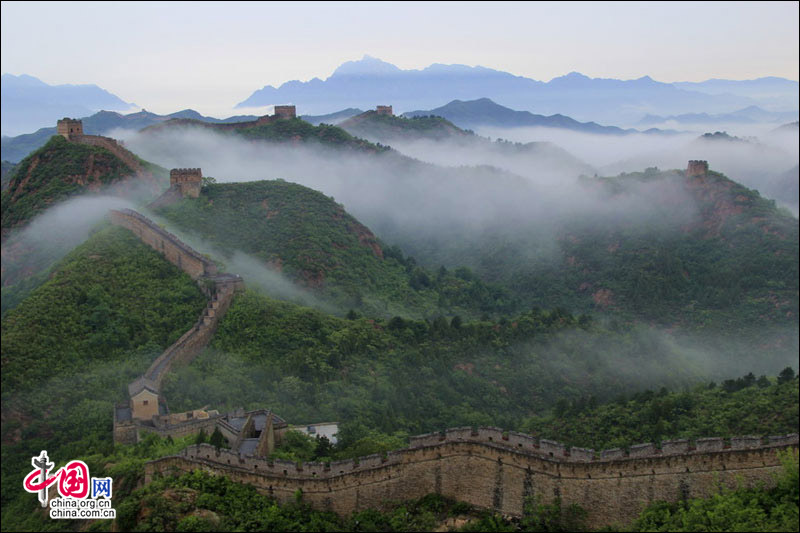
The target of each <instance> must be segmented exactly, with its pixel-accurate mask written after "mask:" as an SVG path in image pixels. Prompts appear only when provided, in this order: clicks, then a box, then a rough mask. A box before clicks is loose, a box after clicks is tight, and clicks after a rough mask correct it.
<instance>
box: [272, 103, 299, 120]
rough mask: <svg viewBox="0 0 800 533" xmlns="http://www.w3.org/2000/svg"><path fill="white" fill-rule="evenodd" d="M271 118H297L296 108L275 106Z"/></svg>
mask: <svg viewBox="0 0 800 533" xmlns="http://www.w3.org/2000/svg"><path fill="white" fill-rule="evenodd" d="M273 116H275V117H278V118H295V117H297V108H296V107H295V106H293V105H276V106H275V113H274V115H273Z"/></svg>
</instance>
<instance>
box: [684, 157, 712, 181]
mask: <svg viewBox="0 0 800 533" xmlns="http://www.w3.org/2000/svg"><path fill="white" fill-rule="evenodd" d="M706 174H708V161H699V160H692V161H689V166H688V167H687V168H686V177H688V178H691V177H692V176H705V175H706Z"/></svg>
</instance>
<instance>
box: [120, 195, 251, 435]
mask: <svg viewBox="0 0 800 533" xmlns="http://www.w3.org/2000/svg"><path fill="white" fill-rule="evenodd" d="M110 215H111V222H112V223H113V224H115V225H118V226H122V227H124V228H127V229H129V230H131V231H132V232H133V233H134V234H135V235H136V236H138V237H139V239H140V240H141V241H142V242H144V243H145V244H147V245H148V246H150V247H151V248H153V249H154V250H156V251H158V252H160V253H161V254H162V255H164V257H165V258H166V259H167V260H169V261H170V262H171V263H172V264H174V265H176V266H177V267H178V268H180V269H181V270H183V271H184V272H186V273H187V274H189V275H190V276H191V277H192V278H193V279H195V280H198V285H199V286H200V288H201V290H202V291H203V293H204V294H205V295H206V296H207V297H208V298H209V300H208V303H207V304H206V307H205V309H203V314H202V315H200V318H199V319H198V320H197V322H195V324H194V325H193V326H192V327H191V329H189V331H187V332H186V333H184V334H183V335H181V337H180V338H179V339H178V340H177V341H175V342H174V343H173V344H172V345H171V346H170V347H168V348H167V349H166V350H164V352H163V353H162V354H161V355H159V356H158V358H156V360H155V361H153V363H152V364H151V365H150V367H149V368H148V369H147V371H146V372H145V374H144V378H147V379H148V380H150V381H152V382H153V383H154V384H155V388H156V389H157V390H160V388H161V381H162V380H163V379H164V376H166V375H167V373H169V371H170V369H171V368H172V366H173V365H175V364H176V363H180V364H187V363H189V362H191V360H192V359H194V358H195V357H196V356H197V355H198V354H199V353H200V352H201V351H202V349H203V348H204V347H205V346H206V345H207V344H208V343H209V341H211V338H212V337H213V336H214V333H215V332H216V330H217V326H218V324H219V321H220V319H221V318H222V317H223V316H224V315H225V312H226V311H227V310H228V308H229V307H230V305H231V302H232V301H233V295H234V293H235V292H236V291H237V290H241V289H243V288H244V281H243V280H242V278H240V277H239V276H236V275H234V274H225V273H223V274H219V273H218V272H217V267H216V265H215V264H214V263H213V262H212V261H211V260H209V259H207V258H205V257H204V256H202V255H200V254H199V253H197V252H196V251H194V250H193V249H192V248H190V247H189V246H187V245H185V244H184V243H183V242H181V241H180V240H179V239H178V238H177V237H175V236H174V235H172V234H171V233H169V232H168V231H166V230H164V229H162V228H160V227H158V226H157V225H156V224H154V223H153V222H152V221H151V220H150V219H148V218H147V217H144V216H142V215H141V214H139V213H137V212H136V211H133V210H131V209H120V210H112V211H110ZM116 414H117V409H116V408H115V410H114V442H116V443H123V444H129V443H132V442H137V441H138V440H139V438H140V435H141V433H142V432H152V433H157V434H159V435H161V436H162V437H165V436H168V435H171V436H172V437H182V436H185V435H189V434H192V433H197V432H199V431H200V429H204V430H208V429H209V428H210V429H211V431H213V429H214V425H215V423H216V421H215V418H214V417H212V418H207V419H201V420H197V419H196V420H188V421H186V422H181V423H178V424H168V425H151V424H149V423H147V422H149V421H142V420H138V419H131V420H117V416H116Z"/></svg>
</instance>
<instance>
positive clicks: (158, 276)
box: [2, 228, 206, 395]
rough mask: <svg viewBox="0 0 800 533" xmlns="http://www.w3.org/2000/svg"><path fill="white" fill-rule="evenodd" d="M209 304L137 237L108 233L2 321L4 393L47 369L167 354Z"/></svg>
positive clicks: (62, 372) (65, 370) (59, 372)
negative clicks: (133, 354)
mask: <svg viewBox="0 0 800 533" xmlns="http://www.w3.org/2000/svg"><path fill="white" fill-rule="evenodd" d="M205 304H206V301H205V298H204V297H203V295H202V293H201V292H200V290H199V289H198V288H197V287H196V286H195V285H194V283H193V282H192V281H191V279H189V277H188V275H186V274H183V273H182V272H180V270H178V269H177V268H176V267H174V266H173V265H171V264H170V263H168V262H167V261H165V260H164V259H163V258H162V257H161V256H160V255H159V254H158V253H156V252H155V251H153V250H151V249H150V248H148V247H147V246H145V245H144V244H142V243H141V242H140V241H139V240H138V238H137V237H136V236H135V235H133V234H132V233H130V232H129V231H126V230H123V229H119V228H106V229H103V230H102V231H99V232H98V233H96V234H95V235H93V236H92V237H91V238H90V239H89V240H88V241H87V242H86V243H84V244H82V245H80V246H79V247H77V248H76V249H75V250H74V251H73V252H71V253H70V254H69V255H68V256H67V257H65V258H64V259H63V260H62V261H61V262H60V263H59V265H58V266H56V267H55V268H54V270H53V273H52V275H51V276H50V279H49V280H48V281H47V282H46V283H44V284H43V285H42V286H40V287H38V288H37V289H35V290H34V291H33V292H32V294H31V295H30V296H29V297H28V298H26V299H25V300H24V301H23V302H21V303H20V305H19V306H18V307H17V308H16V309H13V310H11V311H9V312H8V313H7V314H6V315H5V316H4V317H3V321H2V337H3V358H2V365H3V367H2V368H3V373H2V375H3V394H4V395H5V394H6V393H7V392H8V391H10V390H17V389H19V388H29V387H31V386H33V385H35V383H36V382H37V379H38V377H39V376H41V375H42V374H43V372H45V371H46V372H47V374H48V376H52V377H54V376H62V377H64V376H66V375H69V374H73V373H76V372H80V371H81V368H82V367H83V366H84V365H86V364H94V363H98V364H107V363H109V362H112V361H115V360H125V359H126V358H127V357H128V356H129V353H128V352H130V351H132V350H135V349H137V348H139V347H142V346H146V345H148V344H155V345H156V346H157V347H162V348H164V347H166V346H168V345H169V344H170V343H171V342H174V341H175V340H176V339H177V338H178V337H179V336H180V335H181V334H183V333H184V332H185V331H186V330H187V329H188V328H189V327H191V325H192V324H193V323H194V322H195V321H196V320H197V316H198V315H199V314H200V312H201V311H202V309H203V307H204V306H205ZM122 383H124V381H123V382H122ZM113 393H116V389H115V390H114V391H113ZM113 393H112V394H113Z"/></svg>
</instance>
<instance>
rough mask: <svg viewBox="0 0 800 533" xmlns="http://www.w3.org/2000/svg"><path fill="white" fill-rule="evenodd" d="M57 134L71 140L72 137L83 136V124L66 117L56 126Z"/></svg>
mask: <svg viewBox="0 0 800 533" xmlns="http://www.w3.org/2000/svg"><path fill="white" fill-rule="evenodd" d="M56 133H57V134H58V135H61V136H62V137H64V138H65V139H67V140H69V136H70V135H83V122H82V121H80V120H77V119H74V118H67V117H64V118H62V119H60V120H59V121H58V123H57V125H56Z"/></svg>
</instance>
